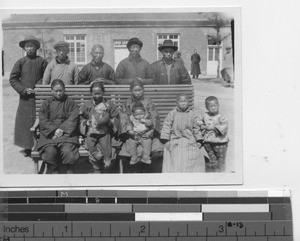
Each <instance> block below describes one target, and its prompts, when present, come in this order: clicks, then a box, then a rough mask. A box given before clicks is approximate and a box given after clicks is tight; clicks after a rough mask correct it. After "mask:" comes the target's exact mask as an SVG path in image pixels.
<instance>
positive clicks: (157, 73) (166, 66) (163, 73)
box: [150, 39, 191, 85]
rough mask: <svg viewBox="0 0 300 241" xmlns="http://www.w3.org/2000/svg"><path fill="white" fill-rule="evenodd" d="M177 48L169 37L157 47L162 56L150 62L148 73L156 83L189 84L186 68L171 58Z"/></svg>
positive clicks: (189, 79)
mask: <svg viewBox="0 0 300 241" xmlns="http://www.w3.org/2000/svg"><path fill="white" fill-rule="evenodd" d="M177 49H178V47H177V46H175V45H174V43H173V41H172V40H170V39H166V40H164V42H163V44H162V45H161V46H159V47H158V50H159V51H160V52H161V53H162V55H163V57H162V59H160V60H157V61H155V62H154V63H152V64H151V67H150V73H151V77H152V78H154V84H157V85H179V84H191V78H190V76H189V73H188V71H187V69H186V68H185V67H184V66H183V65H182V64H181V63H180V62H177V61H175V60H174V59H173V55H174V52H175V51H176V50H177Z"/></svg>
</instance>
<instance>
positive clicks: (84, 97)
mask: <svg viewBox="0 0 300 241" xmlns="http://www.w3.org/2000/svg"><path fill="white" fill-rule="evenodd" d="M35 90H36V114H37V115H36V116H37V118H38V112H39V109H40V106H41V104H42V102H43V101H44V100H45V99H47V98H48V97H49V96H51V95H52V93H51V88H50V86H49V85H37V86H36V88H35ZM144 91H145V96H146V97H148V98H151V99H152V100H153V101H154V103H155V106H156V108H157V110H158V114H159V117H160V122H161V125H162V124H163V121H164V119H165V117H166V116H167V114H168V113H169V112H170V111H171V110H172V109H174V107H175V106H176V99H177V95H178V94H179V93H184V94H187V95H188V96H189V98H190V103H189V104H190V106H191V107H192V108H194V87H193V86H192V85H145V86H144ZM66 93H67V94H68V96H69V97H71V98H72V99H73V100H75V101H76V102H77V103H78V104H81V103H84V102H85V101H88V100H90V99H91V98H92V97H91V94H90V87H89V85H66ZM130 96H131V92H130V89H129V85H105V94H104V97H105V98H106V99H108V100H113V101H114V103H115V104H116V105H117V106H118V107H121V106H122V104H123V102H124V101H125V100H126V99H128V98H129V97H130Z"/></svg>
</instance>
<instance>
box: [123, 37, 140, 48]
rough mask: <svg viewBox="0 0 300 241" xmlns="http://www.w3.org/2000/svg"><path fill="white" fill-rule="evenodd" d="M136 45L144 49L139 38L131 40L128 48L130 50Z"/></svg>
mask: <svg viewBox="0 0 300 241" xmlns="http://www.w3.org/2000/svg"><path fill="white" fill-rule="evenodd" d="M134 44H136V45H138V46H140V47H141V48H142V47H143V42H142V41H141V40H139V39H138V38H131V39H129V40H128V42H127V45H126V46H127V48H128V49H129V48H130V47H131V46H132V45H134Z"/></svg>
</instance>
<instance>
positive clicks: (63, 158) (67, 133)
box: [37, 79, 79, 174]
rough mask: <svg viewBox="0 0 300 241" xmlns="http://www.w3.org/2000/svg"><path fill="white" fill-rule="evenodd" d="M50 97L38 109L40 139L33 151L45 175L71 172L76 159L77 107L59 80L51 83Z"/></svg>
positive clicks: (77, 157)
mask: <svg viewBox="0 0 300 241" xmlns="http://www.w3.org/2000/svg"><path fill="white" fill-rule="evenodd" d="M51 91H52V94H53V96H52V97H49V98H48V99H46V100H45V101H44V102H43V103H42V105H41V108H40V112H39V120H40V139H39V141H38V145H37V150H38V151H39V153H40V155H41V157H42V159H43V161H44V162H45V163H46V164H47V173H48V174H51V173H54V174H56V173H63V169H66V172H67V173H73V170H72V167H73V165H74V164H75V162H76V161H77V160H78V159H79V149H78V148H79V142H78V134H79V132H78V121H79V116H78V107H77V104H76V103H75V101H74V100H72V99H71V98H69V97H68V96H67V95H66V94H65V84H64V82H63V81H62V80H60V79H55V80H53V81H52V83H51Z"/></svg>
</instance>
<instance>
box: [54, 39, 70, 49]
mask: <svg viewBox="0 0 300 241" xmlns="http://www.w3.org/2000/svg"><path fill="white" fill-rule="evenodd" d="M69 45H70V44H69V43H68V42H66V41H59V42H57V43H56V44H54V49H57V48H59V47H66V48H69Z"/></svg>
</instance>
